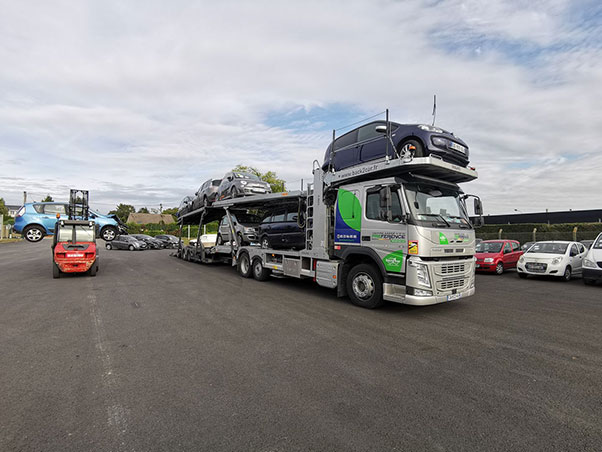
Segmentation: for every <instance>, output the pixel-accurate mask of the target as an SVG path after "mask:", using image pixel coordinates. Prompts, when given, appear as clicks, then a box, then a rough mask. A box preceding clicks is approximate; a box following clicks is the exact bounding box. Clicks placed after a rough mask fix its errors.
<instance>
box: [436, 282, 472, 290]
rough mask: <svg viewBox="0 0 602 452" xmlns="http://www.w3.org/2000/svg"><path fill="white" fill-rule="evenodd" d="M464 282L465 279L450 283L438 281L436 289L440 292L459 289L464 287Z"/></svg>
mask: <svg viewBox="0 0 602 452" xmlns="http://www.w3.org/2000/svg"><path fill="white" fill-rule="evenodd" d="M466 281H467V280H465V279H452V280H450V281H439V283H437V288H438V289H439V290H440V291H444V290H452V289H460V288H462V287H464V285H465V283H466Z"/></svg>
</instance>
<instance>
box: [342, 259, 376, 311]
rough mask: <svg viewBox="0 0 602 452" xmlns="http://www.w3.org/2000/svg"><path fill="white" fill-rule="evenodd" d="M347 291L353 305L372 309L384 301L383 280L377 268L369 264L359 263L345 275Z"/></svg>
mask: <svg viewBox="0 0 602 452" xmlns="http://www.w3.org/2000/svg"><path fill="white" fill-rule="evenodd" d="M347 293H348V294H349V298H350V299H351V302H352V303H353V304H354V305H357V306H361V307H362V308H368V309H374V308H378V307H380V306H382V305H383V304H384V303H385V300H383V281H382V277H381V276H380V272H379V271H378V269H376V268H374V266H372V265H370V264H359V265H356V266H355V267H353V268H352V269H351V271H350V272H349V275H348V276H347Z"/></svg>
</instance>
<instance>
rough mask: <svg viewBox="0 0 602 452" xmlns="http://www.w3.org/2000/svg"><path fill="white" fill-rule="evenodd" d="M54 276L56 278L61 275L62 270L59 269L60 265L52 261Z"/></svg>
mask: <svg viewBox="0 0 602 452" xmlns="http://www.w3.org/2000/svg"><path fill="white" fill-rule="evenodd" d="M52 277H53V278H54V279H57V278H60V277H61V270H60V269H59V266H58V265H56V264H55V263H54V262H53V263H52Z"/></svg>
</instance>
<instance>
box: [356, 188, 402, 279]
mask: <svg viewBox="0 0 602 452" xmlns="http://www.w3.org/2000/svg"><path fill="white" fill-rule="evenodd" d="M387 188H389V189H390V198H389V199H388V200H387V198H386V194H385V190H386V189H387ZM364 205H365V208H364V218H363V222H362V231H361V244H362V247H367V248H371V249H373V250H374V251H376V253H377V254H378V257H379V258H380V259H381V260H382V263H383V265H384V267H385V269H386V271H387V272H389V273H399V274H403V273H405V250H406V249H407V242H406V240H407V224H406V223H405V222H404V221H403V219H404V215H403V210H402V207H401V201H400V196H399V188H398V187H396V186H392V187H381V186H377V187H373V188H369V189H367V190H366V191H365V197H364Z"/></svg>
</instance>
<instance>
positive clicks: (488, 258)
mask: <svg viewBox="0 0 602 452" xmlns="http://www.w3.org/2000/svg"><path fill="white" fill-rule="evenodd" d="M484 262H485V263H487V264H493V257H486V258H485V261H484Z"/></svg>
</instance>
